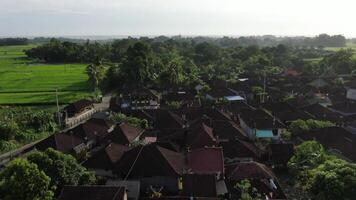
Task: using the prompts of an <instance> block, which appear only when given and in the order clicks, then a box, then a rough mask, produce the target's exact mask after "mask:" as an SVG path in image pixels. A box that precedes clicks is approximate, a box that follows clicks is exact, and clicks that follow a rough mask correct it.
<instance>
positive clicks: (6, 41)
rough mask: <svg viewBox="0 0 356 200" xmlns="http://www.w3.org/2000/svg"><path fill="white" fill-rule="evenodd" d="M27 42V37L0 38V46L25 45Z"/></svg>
mask: <svg viewBox="0 0 356 200" xmlns="http://www.w3.org/2000/svg"><path fill="white" fill-rule="evenodd" d="M28 43H29V40H28V39H27V38H0V46H9V45H27V44H28Z"/></svg>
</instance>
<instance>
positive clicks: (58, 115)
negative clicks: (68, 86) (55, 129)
mask: <svg viewBox="0 0 356 200" xmlns="http://www.w3.org/2000/svg"><path fill="white" fill-rule="evenodd" d="M56 102H57V117H58V125H59V126H61V115H60V113H59V102H58V88H56Z"/></svg>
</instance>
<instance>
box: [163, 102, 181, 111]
mask: <svg viewBox="0 0 356 200" xmlns="http://www.w3.org/2000/svg"><path fill="white" fill-rule="evenodd" d="M167 106H168V108H169V109H173V110H177V109H179V108H181V107H182V102H180V101H171V102H168V103H167Z"/></svg>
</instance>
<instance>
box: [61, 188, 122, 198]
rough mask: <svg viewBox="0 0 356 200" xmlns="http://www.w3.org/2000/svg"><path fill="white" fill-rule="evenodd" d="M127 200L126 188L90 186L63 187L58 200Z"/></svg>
mask: <svg viewBox="0 0 356 200" xmlns="http://www.w3.org/2000/svg"><path fill="white" fill-rule="evenodd" d="M99 199H100V200H128V198H127V192H126V188H124V187H118V186H105V185H90V186H64V187H63V189H62V191H61V193H60V195H59V197H58V200H99Z"/></svg>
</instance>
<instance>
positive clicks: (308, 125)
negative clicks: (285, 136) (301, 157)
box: [289, 119, 335, 136]
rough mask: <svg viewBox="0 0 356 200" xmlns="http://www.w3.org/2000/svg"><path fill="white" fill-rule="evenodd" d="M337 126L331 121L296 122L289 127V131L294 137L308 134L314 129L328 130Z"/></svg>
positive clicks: (309, 120) (299, 120) (311, 120)
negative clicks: (304, 133)
mask: <svg viewBox="0 0 356 200" xmlns="http://www.w3.org/2000/svg"><path fill="white" fill-rule="evenodd" d="M334 125H335V124H334V123H332V122H329V121H320V120H313V119H308V120H301V119H298V120H295V121H293V122H292V123H291V124H290V125H289V131H290V132H291V133H292V135H293V136H297V135H299V134H300V133H303V132H307V131H310V130H314V129H319V128H327V127H332V126H334Z"/></svg>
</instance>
